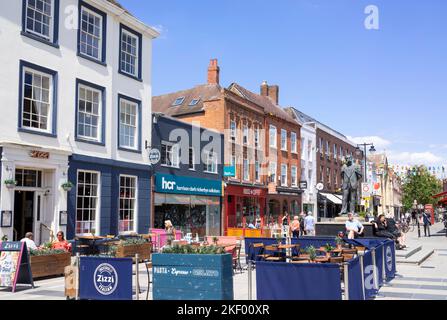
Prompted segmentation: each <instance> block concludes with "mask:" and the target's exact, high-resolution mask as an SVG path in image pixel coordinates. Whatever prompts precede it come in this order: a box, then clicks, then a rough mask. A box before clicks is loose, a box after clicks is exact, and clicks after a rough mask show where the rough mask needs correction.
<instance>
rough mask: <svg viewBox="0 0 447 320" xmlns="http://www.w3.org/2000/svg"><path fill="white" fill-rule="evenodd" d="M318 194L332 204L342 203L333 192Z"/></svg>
mask: <svg viewBox="0 0 447 320" xmlns="http://www.w3.org/2000/svg"><path fill="white" fill-rule="evenodd" d="M320 194H321V195H322V196H323V197H325V198H326V199H328V200H329V201H330V202H332V203H334V204H339V205H341V204H343V201H342V199H341V198H339V197H338V196H337V195H335V194H332V193H320Z"/></svg>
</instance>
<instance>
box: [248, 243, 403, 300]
mask: <svg viewBox="0 0 447 320" xmlns="http://www.w3.org/2000/svg"><path fill="white" fill-rule="evenodd" d="M343 240H344V243H343V245H341V244H338V245H337V246H336V243H335V239H334V238H324V237H306V238H299V239H290V240H289V242H290V243H288V244H287V243H285V239H283V240H281V241H278V240H277V239H270V238H263V239H256V238H246V239H245V246H246V259H247V264H249V265H250V266H252V267H253V268H255V269H256V287H257V298H258V300H340V299H346V300H367V299H371V298H373V297H375V296H376V295H377V294H378V291H379V290H380V288H381V287H382V286H383V284H384V283H385V282H386V281H391V280H392V279H394V277H395V273H396V259H395V245H394V242H393V241H390V240H384V239H362V240H348V239H343ZM371 276H372V277H373V278H374V284H373V285H372V286H371V285H370V281H368V277H371ZM316 288H318V290H317V289H316Z"/></svg>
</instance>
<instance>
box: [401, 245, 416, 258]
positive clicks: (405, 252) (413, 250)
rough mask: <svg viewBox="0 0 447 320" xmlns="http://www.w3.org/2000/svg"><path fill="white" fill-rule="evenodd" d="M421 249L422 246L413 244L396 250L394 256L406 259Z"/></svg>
mask: <svg viewBox="0 0 447 320" xmlns="http://www.w3.org/2000/svg"><path fill="white" fill-rule="evenodd" d="M421 250H422V246H415V247H413V248H405V249H404V250H396V257H397V258H404V259H408V258H409V257H411V256H412V255H414V254H415V253H417V252H419V251H421Z"/></svg>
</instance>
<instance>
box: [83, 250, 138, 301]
mask: <svg viewBox="0 0 447 320" xmlns="http://www.w3.org/2000/svg"><path fill="white" fill-rule="evenodd" d="M79 274H80V277H79V297H80V298H81V299H84V300H132V295H133V292H132V258H97V257H81V260H80V273H79Z"/></svg>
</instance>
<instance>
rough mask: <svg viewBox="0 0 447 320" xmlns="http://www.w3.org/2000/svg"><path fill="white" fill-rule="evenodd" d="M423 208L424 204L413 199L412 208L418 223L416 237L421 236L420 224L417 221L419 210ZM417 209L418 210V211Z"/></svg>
mask: <svg viewBox="0 0 447 320" xmlns="http://www.w3.org/2000/svg"><path fill="white" fill-rule="evenodd" d="M423 208H424V206H423V205H422V204H420V205H418V201H417V200H414V201H413V210H414V211H415V212H416V221H417V224H418V238H420V237H421V224H420V223H419V218H420V217H419V214H420V212H419V211H420V210H422V209H423ZM418 210H419V211H418Z"/></svg>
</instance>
